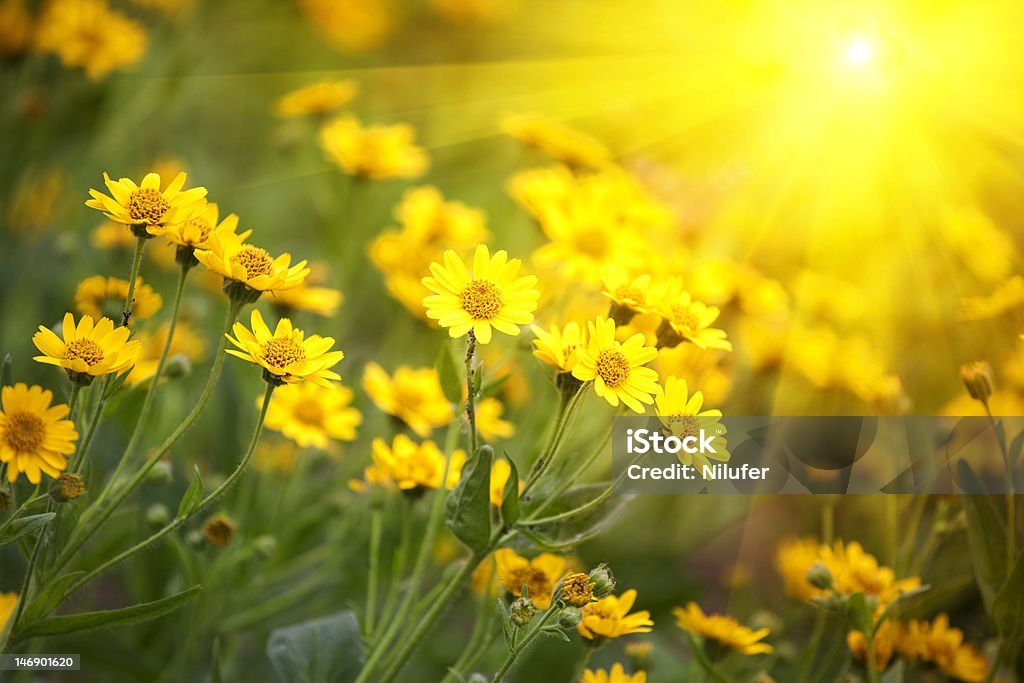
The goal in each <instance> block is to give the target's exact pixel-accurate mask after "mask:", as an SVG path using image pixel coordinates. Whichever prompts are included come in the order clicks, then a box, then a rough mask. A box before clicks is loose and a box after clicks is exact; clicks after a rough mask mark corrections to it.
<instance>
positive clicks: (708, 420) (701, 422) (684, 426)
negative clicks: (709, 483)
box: [654, 375, 729, 473]
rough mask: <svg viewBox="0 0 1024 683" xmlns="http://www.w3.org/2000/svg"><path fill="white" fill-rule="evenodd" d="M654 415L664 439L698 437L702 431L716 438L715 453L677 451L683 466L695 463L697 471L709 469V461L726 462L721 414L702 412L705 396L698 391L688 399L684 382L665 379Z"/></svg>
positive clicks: (714, 442) (655, 398)
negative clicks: (658, 421) (670, 437)
mask: <svg viewBox="0 0 1024 683" xmlns="http://www.w3.org/2000/svg"><path fill="white" fill-rule="evenodd" d="M654 406H655V413H657V415H658V419H659V420H660V421H661V424H662V425H664V427H665V431H666V435H672V436H677V437H679V438H681V439H682V438H685V437H687V436H699V434H700V432H701V430H703V431H704V433H705V434H715V435H716V436H715V438H714V439H712V440H711V445H712V447H713V448H714V449H715V451H716V452H715V453H711V452H708V453H688V452H685V451H680V453H679V456H678V457H679V460H680V462H682V463H683V464H684V465H692V464H693V463H694V462H695V461H696V463H697V467H698V469H699V470H700V471H701V472H702V473H703V468H704V467H705V466H708V465H710V464H711V463H710V462H709V461H708V458H711V459H713V460H718V461H720V462H726V461H728V460H729V451H728V450H726V449H727V448H728V447H729V444H728V442H727V441H726V440H725V437H723V436H722V435H723V434H725V433H726V428H725V425H723V424H722V423H721V419H722V411H721V410H716V409H710V410H701V408H703V407H704V394H702V393H701V392H699V391H695V392H693V395H692V396H691V395H690V394H689V390H688V388H687V386H686V380H685V379H680V378H678V377H675V376H674V375H670V376H669V377H667V378H666V379H665V387H664V389H661V390H660V391H659V392H658V393H657V395H655V397H654Z"/></svg>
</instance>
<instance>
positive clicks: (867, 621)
mask: <svg viewBox="0 0 1024 683" xmlns="http://www.w3.org/2000/svg"><path fill="white" fill-rule="evenodd" d="M871 611H872V610H871V606H870V605H868V600H867V598H866V597H864V594H863V593H854V594H853V595H851V596H850V597H849V598H848V599H847V600H846V617H847V619H849V621H850V627H851V628H853V629H854V630H857V631H860V632H861V633H863V634H865V635H868V636H870V635H871V634H872V633H874V628H873V627H874V618H873V617H872V614H871Z"/></svg>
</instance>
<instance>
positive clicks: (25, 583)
mask: <svg viewBox="0 0 1024 683" xmlns="http://www.w3.org/2000/svg"><path fill="white" fill-rule="evenodd" d="M52 509H53V501H52V500H51V501H50V502H49V503H47V505H46V511H47V512H50V511H51V510H52ZM44 536H46V526H45V525H44V526H43V527H42V528H41V529H40V530H39V535H38V536H36V544H35V546H34V547H33V548H32V556H31V557H30V558H29V560H28V566H27V567H26V568H25V578H24V579H23V580H22V582H21V591H19V593H18V606H17V608H16V609H15V611H14V617H13V618H12V619H11V628H10V631H9V632H10V633H14V631H15V629H16V628H17V627H18V621H19V620H20V619H21V614H22V612H24V611H25V603H27V602H28V591H29V589H30V588H31V587H32V575H33V574H35V571H36V563H37V562H38V561H39V551H40V550H41V549H42V547H43V537H44Z"/></svg>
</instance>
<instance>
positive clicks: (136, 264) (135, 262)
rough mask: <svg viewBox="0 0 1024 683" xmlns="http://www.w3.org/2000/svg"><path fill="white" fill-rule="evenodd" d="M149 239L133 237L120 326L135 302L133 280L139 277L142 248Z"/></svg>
mask: <svg viewBox="0 0 1024 683" xmlns="http://www.w3.org/2000/svg"><path fill="white" fill-rule="evenodd" d="M148 241H149V240H148V239H146V238H144V237H136V238H135V255H134V256H132V267H131V269H130V270H129V271H128V296H126V297H125V298H124V309H123V310H122V311H121V327H127V326H128V321H129V320H130V319H131V317H132V305H133V304H134V303H135V281H136V280H137V279H139V270H141V269H142V250H143V249H145V248H146V242H148Z"/></svg>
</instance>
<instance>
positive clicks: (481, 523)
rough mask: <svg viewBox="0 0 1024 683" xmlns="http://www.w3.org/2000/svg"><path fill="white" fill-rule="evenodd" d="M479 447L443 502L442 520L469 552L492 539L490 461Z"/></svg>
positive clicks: (486, 449) (487, 452)
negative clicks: (443, 513) (443, 515)
mask: <svg viewBox="0 0 1024 683" xmlns="http://www.w3.org/2000/svg"><path fill="white" fill-rule="evenodd" d="M493 456H494V451H493V450H492V449H491V447H490V446H482V447H481V448H480V449H479V450H478V451H477V453H476V456H475V457H473V458H471V459H470V461H469V462H468V463H466V464H465V465H464V466H463V468H462V477H461V478H460V479H459V483H458V485H456V487H455V488H454V489H452V491H451V493H449V494H448V498H447V500H445V521H446V522H447V524H448V528H449V529H451V531H452V533H453V534H455V537H456V538H457V539H459V540H460V541H462V542H463V543H465V544H466V546H468V547H469V548H470V549H471V550H480V549H481V548H483V547H484V546H485V545H487V542H488V541H489V540H490V537H491V459H492V458H493Z"/></svg>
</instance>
